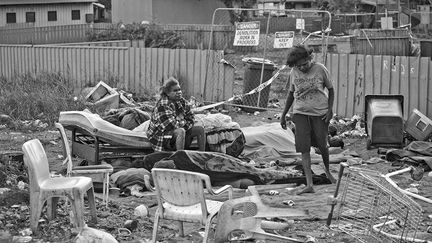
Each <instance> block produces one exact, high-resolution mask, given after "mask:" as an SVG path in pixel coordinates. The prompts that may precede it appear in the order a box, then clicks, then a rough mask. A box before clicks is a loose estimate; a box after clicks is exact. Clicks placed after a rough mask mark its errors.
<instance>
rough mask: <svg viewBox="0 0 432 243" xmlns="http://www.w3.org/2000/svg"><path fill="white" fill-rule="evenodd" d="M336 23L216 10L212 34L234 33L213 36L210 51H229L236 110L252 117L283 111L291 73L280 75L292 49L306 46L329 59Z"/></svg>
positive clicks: (320, 16)
mask: <svg viewBox="0 0 432 243" xmlns="http://www.w3.org/2000/svg"><path fill="white" fill-rule="evenodd" d="M331 19H332V16H331V15H330V13H329V12H327V11H320V10H289V9H287V10H277V11H275V10H270V9H268V10H267V9H259V10H258V9H236V8H220V9H217V10H215V12H214V14H213V20H212V29H213V28H214V29H217V28H219V27H220V26H227V25H230V26H231V27H232V28H229V29H227V30H226V31H227V32H226V33H225V35H224V38H218V36H217V35H215V36H214V35H213V33H212V34H211V37H210V43H209V49H211V48H214V47H215V46H218V47H220V48H223V49H224V51H225V55H224V58H225V60H226V61H227V63H230V64H231V65H233V66H234V68H235V80H234V85H233V89H234V90H233V94H234V95H236V96H237V98H236V99H234V100H233V102H234V103H235V105H238V106H240V107H242V108H243V109H244V110H246V111H254V110H261V109H276V110H281V109H283V105H284V103H285V99H286V95H287V89H286V88H287V77H288V74H289V72H290V68H288V67H287V68H285V69H283V70H280V69H281V68H282V67H284V66H285V63H286V58H287V53H288V48H289V47H291V46H293V45H296V44H300V43H304V44H307V45H308V46H309V47H310V48H313V49H314V51H315V53H322V54H326V53H327V52H328V51H329V50H328V45H327V41H326V40H327V39H328V35H329V33H330V32H331V23H332V20H331ZM227 36H228V38H227ZM320 56H321V55H320ZM324 56H325V55H324ZM319 61H321V62H325V60H319ZM275 76H277V77H275ZM269 80H270V81H269ZM209 82H211V80H207V79H206V84H209ZM267 84H268V85H267ZM266 85H267V86H266ZM258 86H259V88H257V87H258Z"/></svg>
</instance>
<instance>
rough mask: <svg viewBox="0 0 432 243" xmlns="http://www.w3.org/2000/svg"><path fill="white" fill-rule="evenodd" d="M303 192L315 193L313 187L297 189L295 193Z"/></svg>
mask: <svg viewBox="0 0 432 243" xmlns="http://www.w3.org/2000/svg"><path fill="white" fill-rule="evenodd" d="M303 193H315V190H314V189H313V187H305V189H303V190H301V191H299V192H298V193H297V195H300V194H303Z"/></svg>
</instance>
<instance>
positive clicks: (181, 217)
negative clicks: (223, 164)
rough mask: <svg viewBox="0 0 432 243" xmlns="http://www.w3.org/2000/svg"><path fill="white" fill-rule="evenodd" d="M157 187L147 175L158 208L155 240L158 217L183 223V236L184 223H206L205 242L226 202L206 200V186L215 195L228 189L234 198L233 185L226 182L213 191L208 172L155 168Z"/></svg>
mask: <svg viewBox="0 0 432 243" xmlns="http://www.w3.org/2000/svg"><path fill="white" fill-rule="evenodd" d="M151 174H152V177H153V178H152V179H153V182H154V185H155V188H152V187H151V186H150V180H149V176H148V175H145V176H144V181H145V183H146V187H147V188H149V189H150V190H154V191H155V192H156V196H157V201H158V208H157V210H156V213H155V220H154V226H153V236H152V242H156V240H157V230H158V225H159V219H161V218H162V219H169V220H177V221H179V222H180V224H179V226H180V235H181V236H183V235H184V232H183V222H198V223H201V224H202V225H204V226H205V233H204V239H203V242H207V237H208V234H209V230H210V224H211V220H212V219H213V218H214V216H216V215H217V213H218V212H219V209H220V207H221V206H222V204H223V202H219V201H213V200H206V199H205V196H204V188H206V189H207V191H208V192H209V193H210V194H212V195H219V194H221V193H222V192H225V191H228V198H229V199H231V198H232V192H233V190H232V186H231V185H226V186H223V187H221V188H220V189H218V190H216V191H214V190H213V189H212V186H211V184H210V177H209V176H208V175H205V174H201V173H196V172H190V171H183V170H173V169H162V168H154V169H152V171H151Z"/></svg>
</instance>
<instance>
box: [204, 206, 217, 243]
mask: <svg viewBox="0 0 432 243" xmlns="http://www.w3.org/2000/svg"><path fill="white" fill-rule="evenodd" d="M216 215H217V213H214V214H212V215H210V216H209V217H207V221H206V225H205V231H204V238H203V243H206V242H207V240H208V237H209V232H210V228H211V222H212V220H213V218H214V217H215V216H216Z"/></svg>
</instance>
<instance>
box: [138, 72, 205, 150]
mask: <svg viewBox="0 0 432 243" xmlns="http://www.w3.org/2000/svg"><path fill="white" fill-rule="evenodd" d="M147 137H148V138H149V140H150V142H151V144H152V145H153V149H154V150H155V151H173V150H184V149H189V147H190V145H191V143H192V139H193V138H194V137H197V141H198V149H199V150H201V151H204V150H205V144H206V141H205V132H204V128H203V127H201V126H194V114H193V113H192V111H191V107H190V105H189V104H188V103H187V101H186V100H185V99H184V98H183V96H182V91H181V89H180V84H179V82H178V81H177V80H176V79H175V78H172V77H171V78H169V79H168V80H167V81H166V82H165V84H164V85H163V87H162V93H161V98H160V99H159V101H158V102H157V103H156V107H155V109H154V111H153V114H152V116H151V119H150V124H149V127H148V130H147Z"/></svg>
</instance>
